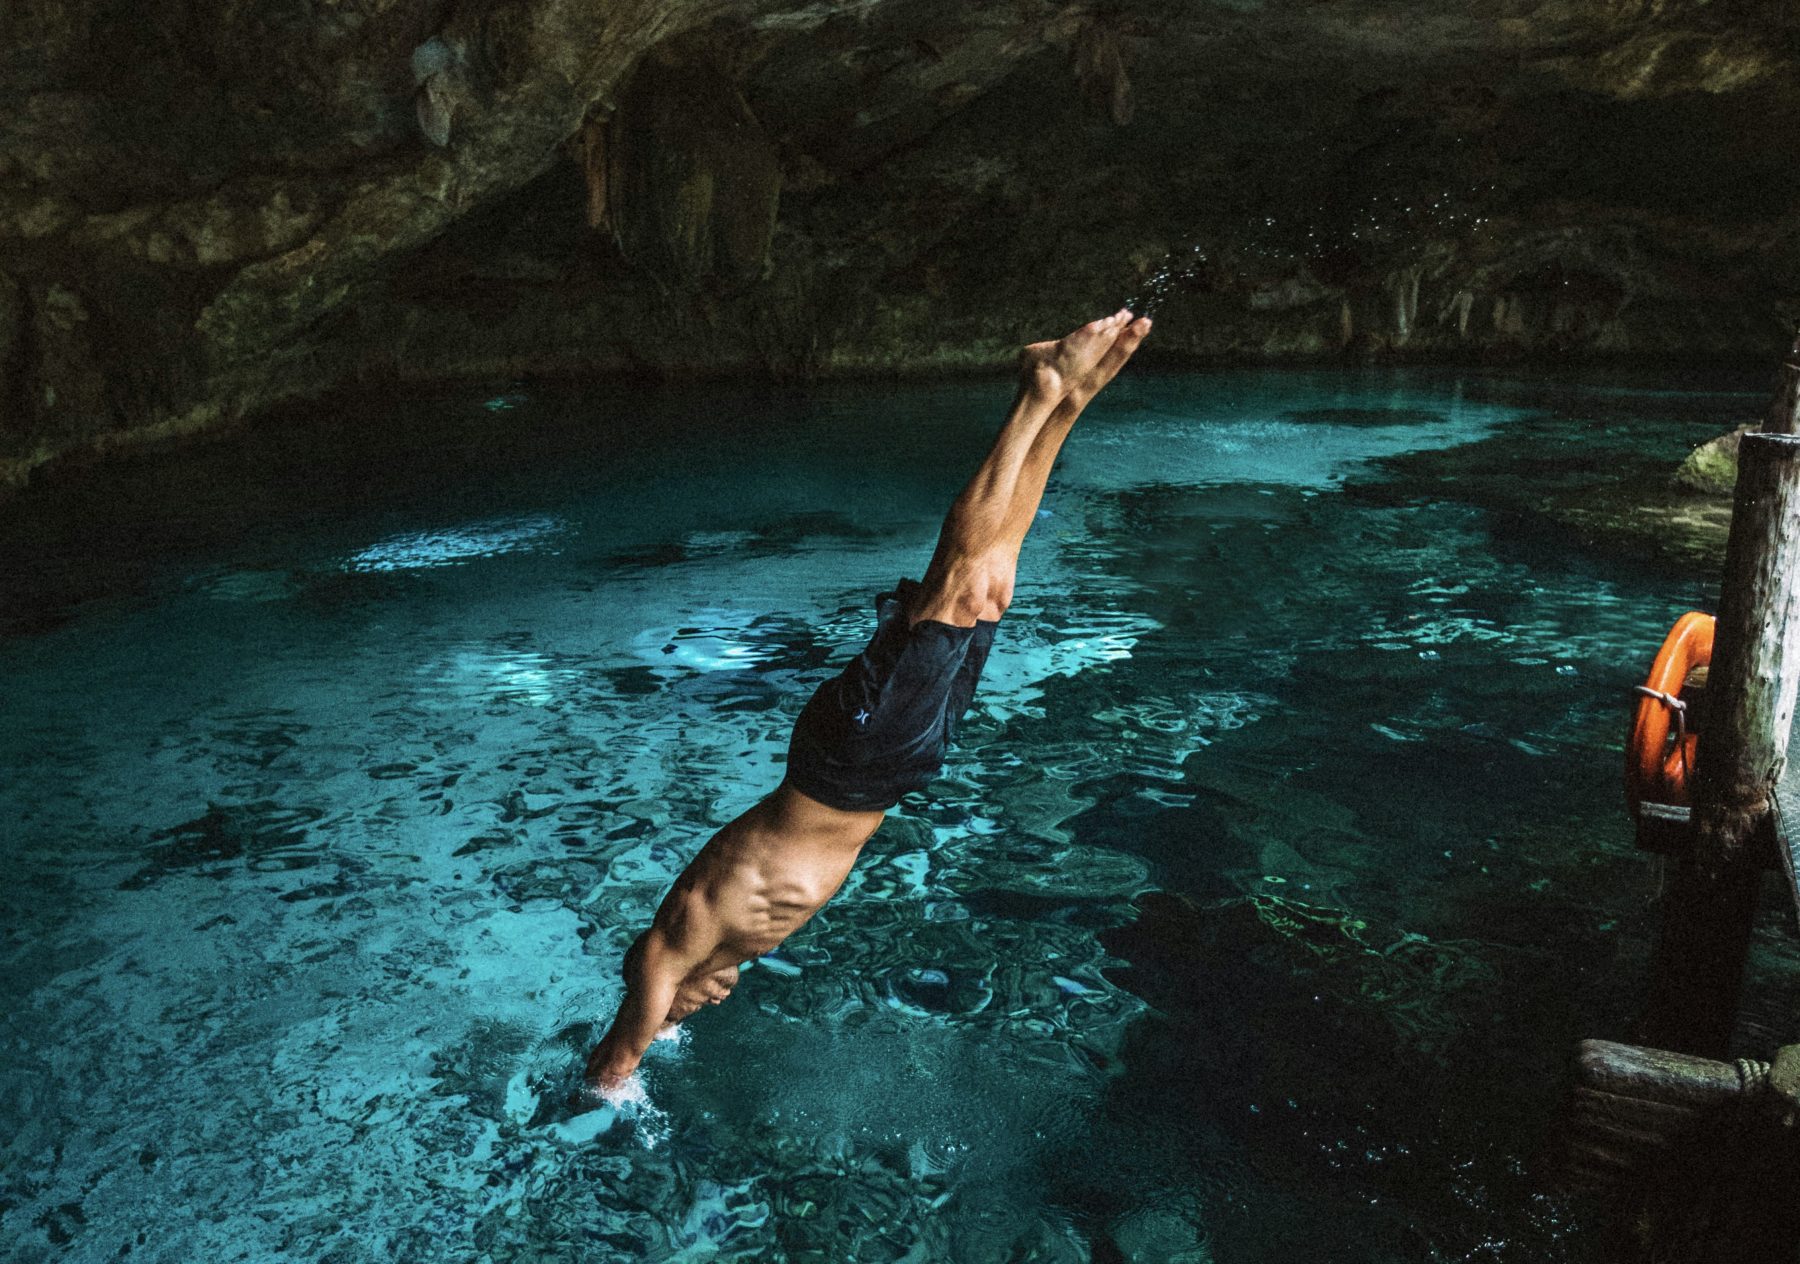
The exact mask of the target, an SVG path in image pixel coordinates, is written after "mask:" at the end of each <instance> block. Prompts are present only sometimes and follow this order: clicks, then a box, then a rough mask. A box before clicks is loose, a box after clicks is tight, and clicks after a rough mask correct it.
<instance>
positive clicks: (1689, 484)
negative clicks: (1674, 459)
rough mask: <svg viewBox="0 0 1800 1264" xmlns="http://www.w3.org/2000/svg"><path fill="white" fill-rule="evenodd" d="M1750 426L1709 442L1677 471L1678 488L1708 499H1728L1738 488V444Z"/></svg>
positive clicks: (1693, 452) (1697, 449)
mask: <svg viewBox="0 0 1800 1264" xmlns="http://www.w3.org/2000/svg"><path fill="white" fill-rule="evenodd" d="M1749 429H1750V427H1749V426H1739V427H1738V428H1737V429H1736V430H1732V431H1728V432H1727V433H1725V434H1722V435H1720V436H1718V437H1717V438H1716V439H1708V440H1707V441H1706V442H1705V443H1703V444H1701V445H1700V446H1699V447H1697V448H1695V449H1694V450H1693V451H1692V452H1690V453H1689V454H1688V458H1687V460H1685V461H1683V462H1682V463H1681V468H1680V469H1678V470H1676V471H1675V485H1676V486H1677V487H1680V488H1682V489H1683V490H1685V491H1691V492H1699V493H1701V494H1702V495H1707V496H1729V495H1731V493H1732V490H1733V489H1734V488H1735V487H1736V486H1737V464H1738V443H1739V441H1740V440H1742V439H1743V437H1744V435H1745V433H1746V432H1747V431H1748V430H1749Z"/></svg>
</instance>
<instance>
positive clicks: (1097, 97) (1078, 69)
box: [1075, 19, 1136, 127]
mask: <svg viewBox="0 0 1800 1264" xmlns="http://www.w3.org/2000/svg"><path fill="white" fill-rule="evenodd" d="M1075 81H1076V82H1077V83H1078V84H1080V85H1081V92H1082V95H1083V96H1085V97H1086V98H1087V99H1088V102H1089V103H1090V104H1091V105H1093V106H1094V107H1095V108H1096V109H1101V110H1104V111H1106V113H1107V116H1108V117H1109V118H1111V119H1112V121H1113V122H1114V123H1115V124H1116V125H1118V126H1119V127H1123V126H1125V124H1127V123H1129V122H1131V116H1132V114H1133V113H1134V112H1135V109H1136V106H1135V103H1134V102H1133V100H1132V95H1131V76H1130V75H1129V74H1127V73H1126V71H1125V50H1124V45H1123V43H1122V42H1121V40H1120V39H1119V33H1118V31H1117V30H1115V29H1114V27H1113V26H1112V24H1111V23H1110V22H1107V21H1105V20H1104V19H1096V20H1095V21H1092V22H1090V23H1088V24H1087V25H1086V26H1085V27H1083V28H1082V30H1081V34H1080V35H1078V36H1077V37H1076V39H1075Z"/></svg>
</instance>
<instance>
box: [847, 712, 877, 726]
mask: <svg viewBox="0 0 1800 1264" xmlns="http://www.w3.org/2000/svg"><path fill="white" fill-rule="evenodd" d="M874 714H875V713H874V712H873V711H871V710H869V708H867V707H863V708H862V709H861V710H859V711H858V712H857V713H856V714H855V715H853V716H851V717H850V718H851V719H852V720H855V721H856V727H857V728H859V729H864V728H868V727H869V719H870V717H871V716H873V715H874Z"/></svg>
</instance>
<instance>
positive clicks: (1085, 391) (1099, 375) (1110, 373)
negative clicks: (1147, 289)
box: [1061, 312, 1150, 411]
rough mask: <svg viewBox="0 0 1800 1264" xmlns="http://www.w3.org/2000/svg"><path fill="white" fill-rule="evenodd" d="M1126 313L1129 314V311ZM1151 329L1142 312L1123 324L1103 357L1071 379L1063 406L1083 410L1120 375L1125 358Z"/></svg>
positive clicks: (1128, 357)
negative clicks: (1141, 314)
mask: <svg viewBox="0 0 1800 1264" xmlns="http://www.w3.org/2000/svg"><path fill="white" fill-rule="evenodd" d="M1126 316H1127V317H1128V318H1129V317H1130V313H1129V312H1127V313H1126ZM1149 332H1150V318H1149V317H1148V316H1139V317H1138V318H1137V319H1135V320H1128V323H1126V324H1125V325H1123V326H1121V327H1120V329H1119V331H1118V333H1117V334H1116V335H1115V336H1114V337H1113V339H1112V341H1111V342H1110V343H1109V344H1108V345H1107V346H1106V348H1105V350H1104V351H1103V352H1102V353H1101V355H1100V358H1099V359H1098V360H1096V361H1095V362H1094V363H1093V364H1091V365H1090V366H1088V367H1087V368H1086V369H1085V370H1083V371H1082V372H1081V373H1079V374H1078V375H1076V376H1075V377H1073V378H1071V379H1069V382H1068V390H1067V392H1066V393H1065V394H1064V396H1063V402H1062V405H1061V407H1064V408H1074V409H1076V410H1078V411H1079V410H1080V409H1082V408H1085V407H1087V404H1088V401H1089V400H1091V399H1093V398H1094V396H1096V395H1098V394H1099V393H1100V392H1101V391H1102V390H1103V389H1104V388H1105V386H1106V384H1107V383H1108V382H1110V381H1112V380H1113V379H1114V378H1115V377H1117V376H1118V375H1119V370H1120V369H1122V368H1124V367H1125V362H1126V361H1127V360H1129V359H1131V355H1132V353H1133V352H1134V351H1136V350H1137V349H1138V346H1139V345H1140V344H1141V343H1142V342H1143V341H1144V338H1145V337H1146V336H1147V335H1148V334H1149Z"/></svg>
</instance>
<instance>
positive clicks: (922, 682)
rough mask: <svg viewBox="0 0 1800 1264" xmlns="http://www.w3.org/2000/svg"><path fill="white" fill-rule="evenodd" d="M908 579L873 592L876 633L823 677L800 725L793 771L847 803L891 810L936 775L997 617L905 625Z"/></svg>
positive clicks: (804, 785) (791, 750) (849, 808)
mask: <svg viewBox="0 0 1800 1264" xmlns="http://www.w3.org/2000/svg"><path fill="white" fill-rule="evenodd" d="M918 592H919V585H918V584H917V583H915V582H914V581H913V580H910V579H903V580H901V581H900V583H899V585H898V587H897V588H896V590H895V591H894V592H885V593H882V594H881V595H880V596H879V597H877V598H876V599H875V617H876V625H875V635H874V636H873V637H872V638H871V639H870V641H869V644H868V645H867V646H866V647H865V648H864V649H863V651H862V653H860V654H858V655H857V656H856V657H855V658H854V659H852V660H851V662H850V665H849V666H848V667H846V668H844V670H843V671H842V672H840V673H838V674H837V675H836V676H833V677H832V678H831V679H830V680H828V681H826V682H825V683H824V684H822V685H820V686H819V688H818V689H817V690H816V691H815V692H814V693H813V696H812V697H811V698H810V699H809V700H808V701H807V704H806V707H805V709H803V710H802V711H801V712H800V718H799V720H797V721H796V722H795V724H794V736H793V739H792V740H791V741H790V742H789V743H788V765H787V779H788V781H789V782H790V783H791V784H792V785H793V786H794V788H795V789H797V790H799V791H800V792H801V793H802V794H805V795H808V796H809V797H811V798H814V799H817V800H818V801H819V802H820V803H823V804H825V805H827V806H828V807H834V808H838V809H841V810H842V811H845V812H869V811H886V810H887V809H888V808H891V807H893V806H894V804H896V803H898V802H899V801H900V798H901V796H902V795H904V794H906V793H907V792H909V791H912V790H917V789H920V788H921V787H923V786H924V785H925V783H926V782H928V781H930V780H931V779H932V778H933V777H935V776H936V775H937V771H938V768H939V767H940V766H942V764H943V762H944V751H945V748H946V747H948V746H949V744H950V742H951V741H952V740H954V738H955V737H956V726H957V722H958V721H960V720H961V719H962V716H963V712H965V711H967V710H968V709H969V702H970V700H971V699H972V698H974V696H975V685H976V683H977V682H978V681H979V680H980V679H981V669H982V667H983V666H984V665H985V664H986V663H987V656H988V650H989V649H990V648H992V646H993V644H994V629H995V628H996V627H998V626H999V625H998V624H997V623H996V622H994V621H992V620H983V621H981V622H979V623H977V624H975V626H974V627H970V628H960V627H957V626H956V625H955V624H951V623H939V622H938V621H937V620H935V619H921V620H919V621H918V622H917V623H915V624H913V625H912V626H911V627H908V626H907V619H906V612H907V610H908V608H909V607H910V606H911V603H912V600H913V598H914V597H915V595H916V594H917V593H918Z"/></svg>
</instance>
